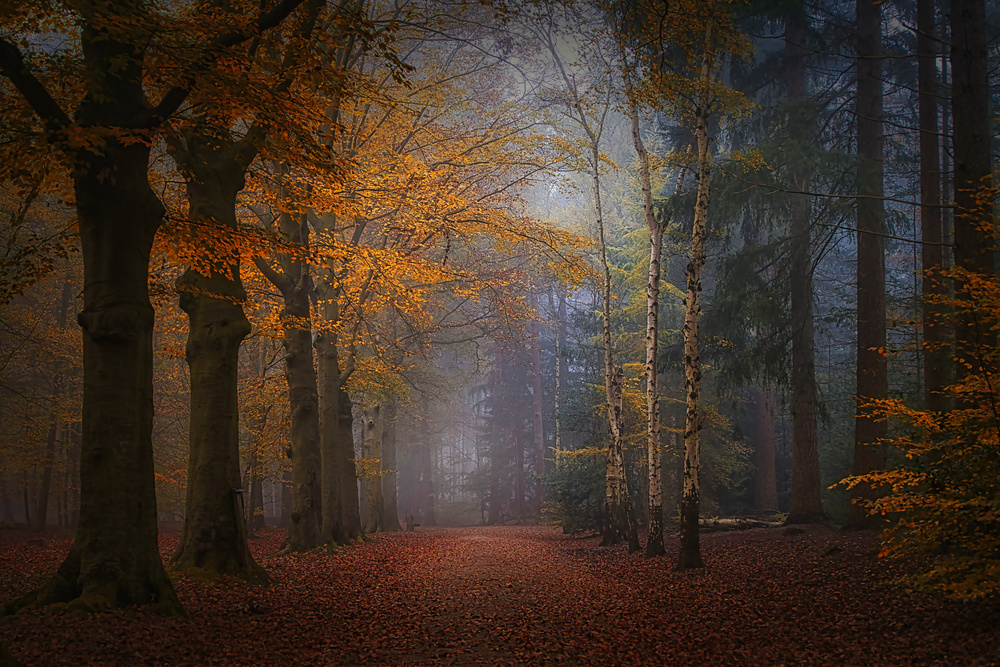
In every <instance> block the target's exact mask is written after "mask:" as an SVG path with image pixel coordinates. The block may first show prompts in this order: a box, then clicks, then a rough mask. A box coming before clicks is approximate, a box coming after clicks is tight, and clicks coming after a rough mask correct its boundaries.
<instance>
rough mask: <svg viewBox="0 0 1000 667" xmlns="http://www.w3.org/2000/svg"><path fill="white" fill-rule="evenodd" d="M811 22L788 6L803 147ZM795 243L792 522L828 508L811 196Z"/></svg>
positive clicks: (794, 133)
mask: <svg viewBox="0 0 1000 667" xmlns="http://www.w3.org/2000/svg"><path fill="white" fill-rule="evenodd" d="M805 34H806V25H805V17H804V16H803V15H802V13H801V9H800V8H798V7H793V8H791V9H789V11H788V13H787V15H786V20H785V59H786V62H787V70H786V72H787V74H786V76H787V88H788V93H787V94H788V107H789V111H788V112H789V121H788V125H789V138H790V139H791V140H792V141H796V142H799V143H800V144H802V145H805V144H807V143H810V142H812V133H813V116H814V111H813V109H812V106H811V103H810V101H809V100H808V98H807V89H806V63H805V57H806V50H805V48H803V41H804V40H805ZM790 170H791V177H792V183H793V186H794V188H795V189H796V190H798V191H799V192H804V191H806V190H807V189H808V187H809V182H810V180H811V176H810V174H809V172H808V171H807V169H806V168H805V167H803V166H801V165H793V166H791V167H790ZM788 209H789V210H788V213H789V235H790V237H791V239H790V245H791V261H790V267H789V270H790V276H789V277H790V283H791V294H790V298H791V326H792V331H791V338H792V499H791V506H790V507H789V511H788V519H787V521H788V523H812V522H817V521H822V520H823V519H825V518H826V515H825V513H824V511H823V498H822V484H821V481H820V471H819V448H818V443H817V436H816V353H815V339H814V333H813V332H814V329H813V273H812V270H813V267H812V221H811V219H810V207H809V198H808V196H807V195H804V194H796V193H793V194H791V195H790V196H789V204H788Z"/></svg>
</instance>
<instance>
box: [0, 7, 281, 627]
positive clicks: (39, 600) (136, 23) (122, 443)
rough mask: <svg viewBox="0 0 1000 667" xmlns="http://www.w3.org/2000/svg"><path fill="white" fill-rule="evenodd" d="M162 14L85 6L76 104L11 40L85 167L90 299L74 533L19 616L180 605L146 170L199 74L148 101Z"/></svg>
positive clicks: (61, 137) (31, 87) (76, 164)
mask: <svg viewBox="0 0 1000 667" xmlns="http://www.w3.org/2000/svg"><path fill="white" fill-rule="evenodd" d="M300 3H301V0H287V1H283V2H280V3H278V4H277V5H276V6H275V7H274V8H272V9H271V10H270V11H268V12H264V13H262V14H261V15H260V16H258V17H257V18H255V19H251V20H249V21H245V22H241V23H242V24H241V25H239V27H238V28H237V29H235V30H232V31H230V32H225V33H223V34H221V35H218V36H216V37H215V38H214V39H212V40H210V41H209V43H207V44H204V45H203V47H202V49H199V51H198V54H197V55H196V56H195V58H194V62H193V63H192V64H191V67H190V68H187V74H186V76H196V75H197V73H198V72H199V71H200V70H203V69H204V68H205V67H207V66H209V65H210V64H211V63H212V61H213V60H214V59H215V58H217V57H218V56H219V55H220V54H221V53H223V52H225V51H226V50H227V49H230V48H232V47H233V46H235V45H237V44H240V43H242V42H245V41H246V40H248V39H250V38H251V37H252V36H253V35H254V34H259V33H261V32H263V31H265V30H268V29H270V28H272V27H274V26H275V25H277V24H279V23H280V22H281V21H282V20H284V18H285V17H287V16H288V15H289V14H290V13H291V12H292V11H293V10H294V9H295V8H296V7H297V6H298V5H299V4H300ZM15 17H16V18H22V17H21V16H19V15H17V14H15V15H14V17H11V18H15ZM5 18H7V17H6V16H5ZM74 18H77V17H74ZM159 18H160V17H159V16H158V15H157V14H156V12H155V10H153V9H152V8H151V7H150V6H148V5H147V3H145V2H142V1H141V0H126V1H124V2H116V3H113V4H111V3H93V4H90V3H88V4H85V5H83V6H82V12H81V15H80V16H79V17H78V22H77V23H75V25H74V30H75V31H76V32H74V36H75V38H76V39H78V40H79V42H78V44H79V45H80V47H81V53H82V58H81V60H80V62H79V70H78V72H77V76H78V78H79V80H81V81H83V82H84V88H85V92H84V94H83V95H82V97H80V98H78V99H76V100H72V101H71V103H73V105H74V108H73V111H72V112H68V111H66V110H65V109H64V106H63V105H64V104H66V102H63V103H62V104H61V103H60V101H59V100H57V98H56V97H55V96H54V95H53V94H52V92H51V90H50V88H49V87H47V86H46V84H45V83H44V82H43V80H42V79H40V78H39V76H38V75H36V73H35V72H38V71H39V70H38V69H37V68H34V67H32V66H31V65H30V64H29V62H27V61H26V60H25V58H24V53H25V51H24V50H23V49H26V48H27V46H26V43H25V45H22V46H21V47H19V46H18V45H16V44H15V43H13V42H11V41H9V40H8V39H6V38H0V68H2V73H3V75H4V77H6V78H7V79H8V80H9V81H10V82H11V83H12V84H13V85H14V87H15V88H16V89H17V90H18V92H19V93H20V94H21V96H23V98H24V100H25V101H26V103H27V104H28V105H30V106H31V108H32V109H33V110H34V112H35V113H36V115H37V116H38V119H39V120H40V122H41V125H42V128H43V133H42V136H43V137H44V140H45V141H46V142H47V143H48V144H49V145H50V146H51V148H52V149H53V150H54V151H55V152H56V153H57V154H58V155H61V156H63V158H64V159H65V161H66V164H67V166H68V167H70V168H72V170H73V189H74V194H75V198H76V208H77V219H78V224H79V228H80V237H81V245H82V251H83V258H84V290H83V291H84V307H83V311H82V312H81V313H80V314H79V316H78V318H77V321H78V322H79V324H80V326H81V328H82V329H83V334H84V348H83V359H84V399H83V403H84V404H83V445H82V452H81V463H80V478H81V498H80V502H81V506H80V520H79V525H78V527H77V533H76V540H75V542H74V544H73V547H72V548H71V550H70V552H69V555H68V556H67V557H66V560H65V561H64V562H63V564H62V565H61V566H60V568H59V570H58V571H57V573H56V574H55V576H54V577H53V578H52V579H51V580H50V581H49V582H48V583H47V584H45V585H44V586H42V587H41V588H39V589H38V590H36V591H34V592H32V593H30V594H28V595H27V596H25V597H23V598H21V599H19V600H16V601H15V602H13V603H11V604H10V605H8V607H7V608H6V609H7V611H13V610H16V609H19V608H22V607H24V606H27V605H31V604H35V605H47V604H52V603H59V602H69V603H70V604H71V605H72V607H73V608H77V609H83V610H92V609H96V608H101V607H106V606H112V607H113V606H118V605H124V604H150V603H152V604H153V605H154V606H155V608H156V609H157V610H159V611H162V612H164V613H172V614H179V613H182V609H181V606H180V604H179V602H178V601H177V597H176V595H175V593H174V591H173V587H172V585H171V584H170V581H169V579H168V578H167V576H166V573H165V572H164V570H163V564H162V562H161V560H160V555H159V551H158V548H157V526H156V498H155V492H154V482H153V461H152V447H151V424H152V328H153V311H152V307H151V305H150V302H149V295H148V289H147V277H148V264H149V256H150V249H151V247H152V243H153V236H154V235H155V233H156V231H157V229H158V228H159V226H160V224H161V221H162V218H163V213H164V208H163V205H162V204H161V202H160V201H159V200H158V199H157V197H156V195H155V193H154V192H153V190H152V188H151V187H150V184H149V179H148V176H147V171H148V167H149V157H150V150H151V145H152V142H151V139H152V137H154V136H155V133H156V131H157V130H158V129H159V128H160V127H161V126H162V124H163V122H164V119H166V118H167V117H169V116H170V115H171V114H173V113H174V112H175V111H176V110H177V109H178V108H179V107H180V106H181V104H182V103H183V102H184V100H185V99H186V98H187V96H188V93H189V91H190V87H191V84H192V81H191V80H190V79H187V78H185V79H182V80H180V81H178V82H177V83H176V85H174V86H171V87H168V89H167V91H166V92H165V93H164V94H163V96H162V97H161V98H160V100H159V102H157V103H156V104H151V103H150V102H149V101H148V99H147V94H146V90H145V88H144V82H145V78H146V76H147V75H149V74H150V72H149V71H148V70H147V63H146V55H147V52H148V51H149V49H150V47H151V45H152V43H153V38H154V36H156V37H159V35H160V34H161V32H160V30H159V20H158V19H159ZM156 41H157V42H159V39H157V40H156ZM25 42H26V40H25Z"/></svg>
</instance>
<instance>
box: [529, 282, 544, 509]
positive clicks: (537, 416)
mask: <svg viewBox="0 0 1000 667" xmlns="http://www.w3.org/2000/svg"><path fill="white" fill-rule="evenodd" d="M536 305H537V301H536ZM531 342H532V345H531V426H532V435H533V436H534V438H533V441H534V450H535V475H536V482H535V515H536V516H537V517H538V518H539V519H541V517H542V505H543V504H544V502H545V487H544V486H542V481H541V480H542V475H544V474H545V433H544V432H543V430H542V408H543V402H542V398H543V397H542V353H541V349H540V348H541V344H542V342H541V337H540V335H539V332H538V322H535V321H532V323H531Z"/></svg>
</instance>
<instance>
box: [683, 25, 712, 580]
mask: <svg viewBox="0 0 1000 667" xmlns="http://www.w3.org/2000/svg"><path fill="white" fill-rule="evenodd" d="M709 38H710V34H707V35H706V38H705V39H706V47H707V45H708V43H709ZM706 51H707V48H706ZM709 72H710V70H709V61H708V54H707V52H706V55H705V56H704V60H703V62H702V68H701V81H700V84H701V86H702V87H703V89H705V88H707V86H708V83H709ZM706 95H707V93H705V92H703V93H702V97H701V99H700V100H699V102H698V109H697V116H696V122H697V125H696V126H695V139H696V141H697V143H698V198H697V201H696V202H695V211H694V223H693V228H692V232H691V259H690V261H689V262H688V267H687V297H686V298H685V301H684V306H685V307H684V387H685V394H686V401H685V411H684V414H685V418H684V473H683V479H684V486H683V492H682V495H681V526H680V528H681V545H680V556H679V558H678V562H677V569H678V570H686V569H688V568H694V567H704V565H705V563H704V561H702V558H701V545H700V536H699V534H698V516H699V512H700V504H701V482H700V479H699V475H700V472H701V365H700V363H699V352H698V317H699V315H700V313H701V269H702V267H703V266H704V265H705V228H706V223H707V221H708V197H709V189H710V185H711V182H710V177H711V166H712V154H711V151H710V144H709V137H708V100H707V99H706Z"/></svg>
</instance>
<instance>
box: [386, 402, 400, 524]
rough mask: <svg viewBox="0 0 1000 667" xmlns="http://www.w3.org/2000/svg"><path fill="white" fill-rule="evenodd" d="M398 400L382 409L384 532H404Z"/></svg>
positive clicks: (388, 403)
mask: <svg viewBox="0 0 1000 667" xmlns="http://www.w3.org/2000/svg"><path fill="white" fill-rule="evenodd" d="M397 418H398V408H397V406H396V399H395V398H391V399H389V401H388V402H387V403H386V404H385V405H384V406H383V408H382V423H383V432H382V498H383V501H384V504H383V511H382V530H384V531H386V532H391V531H397V530H402V526H400V525H399V507H398V501H397V498H398V493H397V488H396V483H397V481H396V480H397V478H398V476H397V471H396V420H397Z"/></svg>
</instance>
